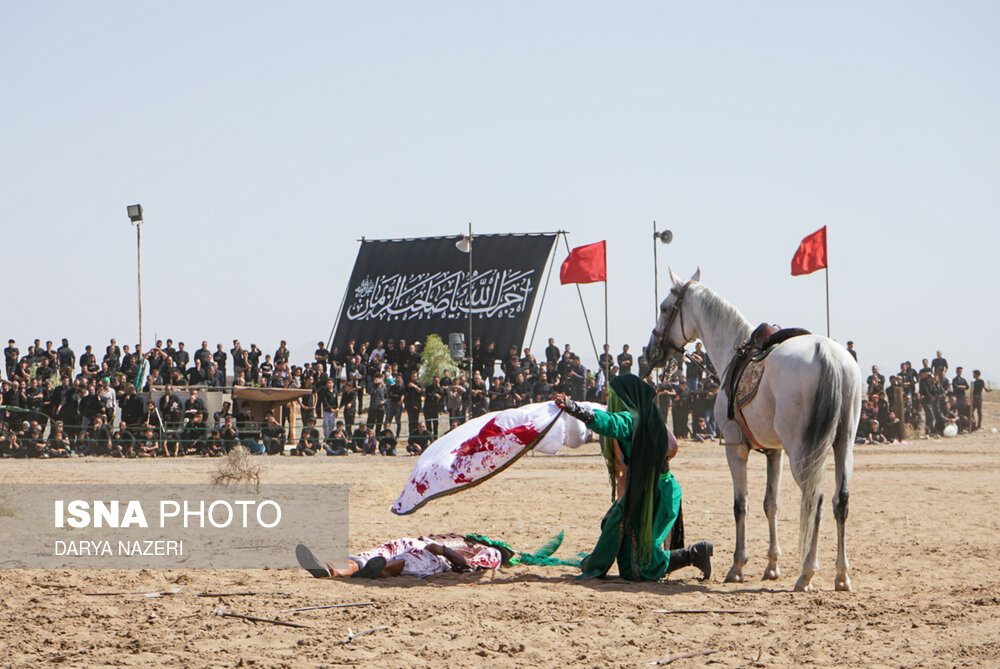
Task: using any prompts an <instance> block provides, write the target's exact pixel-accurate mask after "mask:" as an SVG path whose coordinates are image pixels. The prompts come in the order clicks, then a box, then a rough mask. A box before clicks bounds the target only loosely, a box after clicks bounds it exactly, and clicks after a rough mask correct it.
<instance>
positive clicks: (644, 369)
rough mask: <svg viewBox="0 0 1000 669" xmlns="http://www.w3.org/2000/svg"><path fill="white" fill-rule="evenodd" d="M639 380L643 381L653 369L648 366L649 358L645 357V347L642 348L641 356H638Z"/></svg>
mask: <svg viewBox="0 0 1000 669" xmlns="http://www.w3.org/2000/svg"><path fill="white" fill-rule="evenodd" d="M638 362H639V378H640V379H645V378H646V377H647V376H649V373H650V372H651V371H653V368H652V367H650V366H649V357H648V356H647V355H646V347H645V346H643V347H642V354H641V355H640V356H639V360H638Z"/></svg>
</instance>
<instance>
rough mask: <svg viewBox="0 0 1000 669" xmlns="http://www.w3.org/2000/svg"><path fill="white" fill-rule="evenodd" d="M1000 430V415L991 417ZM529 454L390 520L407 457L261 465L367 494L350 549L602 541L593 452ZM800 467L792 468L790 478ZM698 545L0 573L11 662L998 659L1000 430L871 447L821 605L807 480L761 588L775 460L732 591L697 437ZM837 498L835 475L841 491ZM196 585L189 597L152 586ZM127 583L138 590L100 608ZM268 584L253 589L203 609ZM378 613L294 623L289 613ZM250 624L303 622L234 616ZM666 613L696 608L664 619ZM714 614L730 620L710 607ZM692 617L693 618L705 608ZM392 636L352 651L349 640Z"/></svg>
mask: <svg viewBox="0 0 1000 669" xmlns="http://www.w3.org/2000/svg"><path fill="white" fill-rule="evenodd" d="M987 406H988V408H989V409H990V410H991V411H992V414H993V415H991V416H989V420H988V425H997V424H1000V410H998V409H997V405H989V404H988V405H987ZM589 453H590V454H589V455H586V454H585V455H583V456H578V457H561V456H560V457H555V458H547V457H541V456H537V457H527V458H524V459H523V460H522V461H521V462H520V463H518V464H517V465H516V466H515V467H514V468H512V469H511V470H509V471H507V472H505V473H503V474H501V475H500V476H499V477H498V478H496V479H494V480H492V481H490V482H487V483H486V484H485V485H483V486H481V487H479V488H477V489H475V490H472V491H470V492H468V493H465V494H462V495H458V496H454V497H450V498H446V499H443V500H439V501H436V502H432V503H431V504H429V505H428V506H427V507H425V508H424V509H423V510H421V511H418V512H417V513H416V514H414V515H411V516H408V517H396V516H393V515H392V514H391V513H389V511H388V507H389V505H390V503H391V502H392V501H393V500H394V499H395V497H396V495H397V494H398V492H399V490H400V489H401V486H402V484H403V482H404V481H405V480H406V478H407V476H408V474H409V471H410V468H411V466H412V464H413V462H414V461H413V459H411V458H408V457H398V458H380V457H362V456H357V455H354V456H350V457H348V458H329V457H323V458H320V457H315V458H311V459H310V458H306V459H301V458H276V457H271V458H268V459H267V470H266V472H265V474H264V479H265V481H266V482H272V483H276V482H298V483H305V482H337V483H349V484H350V486H351V547H352V550H363V549H365V548H368V547H370V546H372V545H375V544H378V543H380V542H381V541H383V540H384V539H386V538H391V537H397V536H405V535H417V534H420V533H429V532H436V531H457V532H469V531H477V532H482V533H485V534H488V535H491V536H495V537H502V538H504V539H506V540H508V541H509V542H510V543H512V544H514V545H515V547H520V548H524V549H529V550H530V549H534V548H536V547H537V546H538V545H540V544H541V543H542V542H543V541H544V540H545V539H546V538H548V537H549V536H550V535H552V534H553V533H555V532H557V531H558V530H560V529H563V530H565V532H566V541H565V543H564V547H563V548H562V549H560V553H559V554H560V555H572V554H573V553H575V552H576V551H580V550H587V549H589V548H590V547H591V545H592V543H593V541H594V540H595V539H596V537H597V533H598V524H599V521H600V518H601V516H602V515H603V513H604V511H605V509H606V507H607V504H608V500H609V490H608V484H607V478H606V474H605V470H604V467H603V464H602V462H601V461H600V459H599V458H598V457H597V456H596V455H594V453H595V450H594V449H593V448H590V451H589ZM217 464H218V463H217V462H216V461H211V460H204V459H196V458H188V459H184V460H180V461H172V460H157V461H125V462H123V461H116V460H94V459H81V460H73V461H30V462H29V461H3V462H0V481H7V482H10V481H19V482H24V483H31V482H69V481H85V482H102V481H116V482H121V481H135V482H136V483H172V482H207V481H208V479H209V476H210V474H211V472H212V471H214V469H215V468H216V466H217ZM786 470H787V468H786ZM674 471H675V473H676V474H677V476H678V478H679V480H680V481H681V484H682V486H683V488H684V509H685V519H686V528H687V535H688V540H689V541H695V540H699V539H710V540H712V541H714V542H715V544H716V553H715V565H716V574H715V576H714V577H713V578H712V579H711V580H710V581H708V582H704V583H703V582H700V581H698V580H697V579H696V575H697V574H696V572H694V571H693V570H691V569H686V570H681V571H679V572H676V573H675V574H674V575H672V576H677V577H678V578H671V579H670V580H669V581H667V582H663V583H645V584H635V583H629V582H625V581H623V580H621V579H618V578H608V579H605V580H595V581H589V582H581V581H578V580H576V579H574V578H573V570H572V569H571V568H568V567H513V568H508V569H503V570H502V571H499V572H496V573H485V574H464V575H463V574H447V575H443V576H439V577H436V578H433V579H428V580H426V581H419V580H416V579H413V578H410V577H401V578H396V579H389V580H384V581H364V582H361V581H359V580H357V579H354V580H350V579H348V580H317V579H313V578H311V577H309V576H308V575H307V574H306V572H304V571H298V570H279V571H238V570H228V571H195V570H171V571H124V570H123V571H42V570H7V571H0V621H2V630H3V635H2V641H0V666H4V667H39V666H65V667H78V666H80V667H82V666H128V667H131V666H171V667H174V666H176V667H219V666H221V667H300V666H339V665H345V664H349V665H361V666H372V667H430V666H434V667H440V666H445V665H447V666H462V665H469V666H487V667H493V666H496V667H506V666H527V667H561V666H592V667H610V666H644V665H646V664H647V663H650V662H653V661H656V660H660V659H663V658H665V657H667V656H670V655H678V654H683V653H691V652H697V651H709V650H717V651H718V652H716V653H714V654H712V655H703V656H699V657H695V658H691V659H684V660H677V661H676V662H674V663H673V664H675V665H678V666H703V665H707V664H712V665H715V666H721V667H790V666H838V667H860V666H865V667H953V666H963V667H964V666H970V667H971V666H975V667H997V666H1000V569H998V561H997V556H998V555H1000V517H998V512H1000V493H998V489H1000V435H998V434H993V433H992V432H991V431H990V430H989V429H987V430H984V431H982V432H980V433H977V434H975V435H972V436H967V437H961V438H958V439H953V440H932V441H917V442H914V443H911V444H906V445H895V446H891V447H885V446H881V447H874V446H861V447H858V448H857V449H856V462H855V475H854V482H853V485H852V489H851V510H850V511H851V515H850V519H849V525H848V541H849V544H848V545H849V555H850V558H851V563H852V577H853V582H854V592H853V593H840V592H834V591H833V561H834V552H835V542H834V536H835V524H834V522H833V518H832V513H831V512H830V508H829V504H827V508H826V509H825V510H824V519H823V526H822V533H821V539H820V541H821V543H820V554H821V565H822V568H821V572H820V573H819V575H818V576H817V581H816V584H817V585H818V587H819V588H820V591H819V592H816V593H809V594H805V593H795V592H792V586H793V585H794V582H795V578H796V576H797V574H798V568H797V561H798V557H797V555H796V553H797V551H796V549H795V546H796V534H797V522H796V520H795V519H796V518H797V517H798V511H797V509H798V489H797V488H796V487H795V485H794V482H793V481H792V480H791V476H790V475H788V473H787V471H786V476H785V478H784V480H783V482H782V494H781V503H782V511H781V514H780V517H781V522H780V526H779V531H780V534H781V537H782V543H783V546H784V547H785V557H784V558H783V560H782V568H783V573H782V576H781V578H780V579H779V580H778V581H761V579H760V576H761V574H762V572H763V568H764V564H765V557H764V556H765V553H766V549H767V529H766V523H765V519H764V517H763V512H762V510H761V504H760V503H761V499H762V496H763V488H764V471H765V469H764V457H763V456H760V455H754V456H753V457H752V458H751V488H750V491H751V500H750V501H751V514H750V518H749V521H748V537H749V540H748V548H749V550H750V553H751V561H750V563H749V564H748V565H747V577H748V578H747V582H746V583H744V584H739V585H736V584H724V583H722V578H723V577H724V575H725V572H726V570H727V568H728V566H729V564H730V562H731V560H732V546H733V522H732V514H731V508H732V501H731V499H732V498H731V495H732V493H731V484H730V480H729V473H728V469H727V467H726V463H725V457H724V454H723V449H722V448H721V447H719V446H715V445H693V444H684V445H683V447H682V451H681V453H680V455H679V456H678V457H677V459H676V460H675V461H674ZM832 486H833V474H832V464H831V467H830V469H829V473H828V475H827V479H826V491H827V499H830V491H831V490H832ZM174 587H180V588H181V591H180V592H179V593H178V594H176V595H173V596H169V597H162V598H159V599H147V598H145V597H143V596H142V594H141V593H145V592H149V591H153V590H167V589H170V588H174ZM100 591H125V592H129V593H137V594H135V595H121V596H113V597H96V596H88V595H85V594H84V593H86V592H100ZM240 591H244V592H245V591H252V592H255V593H257V594H255V595H251V596H227V597H213V598H206V597H198V596H197V595H198V594H199V593H203V592H240ZM354 602H374V605H373V606H363V607H352V608H339V609H326V610H317V611H308V612H302V613H295V614H287V613H286V614H279V613H277V611H279V610H281V609H288V608H295V607H304V606H322V605H327V604H340V603H354ZM220 603H225V604H226V605H228V607H229V610H230V611H231V612H234V613H240V614H246V615H253V616H261V617H269V618H279V619H282V620H286V621H291V622H296V623H299V624H303V625H308V629H296V628H290V627H280V626H275V625H267V624H254V623H250V622H246V621H243V620H238V619H230V618H225V619H224V618H220V617H217V616H213V615H212V612H213V610H214V609H216V608H217V607H218V606H219V604H220ZM657 609H667V610H671V611H677V610H685V611H689V612H687V613H657V612H655V610H657ZM716 610H721V611H724V612H722V613H719V612H712V611H716ZM690 611H693V612H690ZM382 626H387V627H386V628H385V629H376V630H375V631H373V632H371V633H370V634H367V635H364V636H358V637H357V638H355V639H354V640H353V641H351V642H350V643H343V642H344V641H345V640H346V639H347V637H348V630H349V629H352V630H353V631H354V632H359V631H363V630H370V629H373V628H380V627H382Z"/></svg>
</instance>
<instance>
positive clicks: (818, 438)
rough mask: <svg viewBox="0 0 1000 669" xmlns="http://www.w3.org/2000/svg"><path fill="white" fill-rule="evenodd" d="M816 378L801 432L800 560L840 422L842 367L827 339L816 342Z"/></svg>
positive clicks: (808, 542) (814, 527) (815, 515)
mask: <svg viewBox="0 0 1000 669" xmlns="http://www.w3.org/2000/svg"><path fill="white" fill-rule="evenodd" d="M816 359H817V361H818V362H819V367H820V372H819V380H818V383H817V385H816V395H815V396H814V398H813V406H812V407H811V411H810V415H809V423H808V425H806V431H805V434H804V435H803V443H802V446H803V449H802V450H803V464H802V505H801V507H800V509H799V554H800V555H801V556H802V559H803V560H804V559H805V557H806V555H807V554H808V553H809V549H810V548H811V547H812V544H813V538H814V536H815V534H816V532H817V531H818V529H819V518H820V513H821V510H822V504H823V474H824V472H825V471H826V455H827V453H829V452H830V447H831V446H832V445H833V441H834V438H835V437H836V434H837V429H838V425H839V424H840V414H841V409H842V408H843V392H842V386H843V383H844V370H843V367H842V366H841V365H840V364H839V363H838V361H837V360H836V358H835V357H834V356H833V354H832V352H831V349H830V346H829V343H828V342H827V341H820V342H818V343H817V344H816Z"/></svg>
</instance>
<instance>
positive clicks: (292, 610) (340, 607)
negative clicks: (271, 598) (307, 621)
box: [278, 602, 375, 613]
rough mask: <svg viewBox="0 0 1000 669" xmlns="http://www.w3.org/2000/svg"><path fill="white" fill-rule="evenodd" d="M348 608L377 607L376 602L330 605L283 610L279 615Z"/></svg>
mask: <svg viewBox="0 0 1000 669" xmlns="http://www.w3.org/2000/svg"><path fill="white" fill-rule="evenodd" d="M348 606H375V602H356V603H354V604H329V605H327V606H303V607H302V608H299V609H282V610H280V611H278V613H294V612H296V611H317V610H319V609H342V608H346V607H348Z"/></svg>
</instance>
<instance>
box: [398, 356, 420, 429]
mask: <svg viewBox="0 0 1000 669" xmlns="http://www.w3.org/2000/svg"><path fill="white" fill-rule="evenodd" d="M410 348H413V345H412V344H411V345H410ZM409 379H410V380H409V381H407V382H406V388H405V389H404V390H403V406H404V407H405V408H406V417H407V426H406V429H407V432H413V431H414V430H416V429H417V423H419V422H420V409H421V407H422V406H423V399H424V389H423V388H421V387H420V379H419V378H417V372H415V371H411V372H410V374H409Z"/></svg>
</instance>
